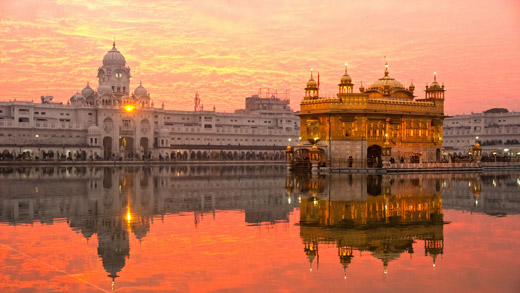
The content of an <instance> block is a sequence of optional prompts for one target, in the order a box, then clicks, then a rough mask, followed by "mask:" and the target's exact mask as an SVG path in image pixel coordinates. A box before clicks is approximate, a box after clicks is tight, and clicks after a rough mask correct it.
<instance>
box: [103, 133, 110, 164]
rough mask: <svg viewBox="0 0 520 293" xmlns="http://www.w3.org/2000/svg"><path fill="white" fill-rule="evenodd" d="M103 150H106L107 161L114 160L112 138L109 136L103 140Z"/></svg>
mask: <svg viewBox="0 0 520 293" xmlns="http://www.w3.org/2000/svg"><path fill="white" fill-rule="evenodd" d="M103 150H104V158H105V160H110V159H111V158H112V138H111V137H109V136H107V137H105V138H103Z"/></svg>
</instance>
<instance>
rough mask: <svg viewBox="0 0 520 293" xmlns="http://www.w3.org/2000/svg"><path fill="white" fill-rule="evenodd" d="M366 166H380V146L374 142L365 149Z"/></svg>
mask: <svg viewBox="0 0 520 293" xmlns="http://www.w3.org/2000/svg"><path fill="white" fill-rule="evenodd" d="M367 167H368V168H380V167H381V147H380V146H378V145H376V144H374V145H371V146H370V147H369V148H368V149H367Z"/></svg>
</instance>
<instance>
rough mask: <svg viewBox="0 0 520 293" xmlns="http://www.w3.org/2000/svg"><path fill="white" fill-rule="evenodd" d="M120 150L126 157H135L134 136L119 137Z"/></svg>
mask: <svg viewBox="0 0 520 293" xmlns="http://www.w3.org/2000/svg"><path fill="white" fill-rule="evenodd" d="M119 151H120V152H121V153H122V155H124V156H125V157H130V158H131V157H133V155H134V154H133V152H134V138H133V137H130V136H125V137H121V138H120V139H119Z"/></svg>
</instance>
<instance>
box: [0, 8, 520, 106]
mask: <svg viewBox="0 0 520 293" xmlns="http://www.w3.org/2000/svg"><path fill="white" fill-rule="evenodd" d="M469 6H471V7H472V9H471V10H468V9H467V7H469ZM519 11H520V4H518V2H517V1H514V0H500V1H491V0H483V1H480V2H479V5H478V6H477V5H473V2H472V1H469V0H463V1H456V2H450V3H439V2H438V1H429V0H423V1H412V0H402V1H375V0H373V1H361V0H355V1H349V2H348V3H346V2H345V1H339V0H328V1H318V2H317V1H305V0H300V1H293V0H291V1H271V0H268V1H238V0H228V1H216V0H215V1H169V0H164V1H144V0H143V1H141V0H118V1H105V0H103V1H101V0H93V1H80V0H58V1H52V0H43V1H42V0H20V1H5V2H2V3H0V13H1V15H2V17H1V18H0V39H1V41H0V89H2V92H3V99H13V98H16V99H31V98H35V97H38V96H40V95H41V94H44V93H45V94H53V95H55V96H56V97H57V100H61V101H66V100H67V99H68V98H69V97H70V96H71V95H72V94H73V93H75V91H76V90H79V89H81V88H82V87H84V85H85V83H86V81H90V82H91V83H92V84H95V80H96V69H97V67H98V66H100V65H101V60H102V58H103V55H104V54H105V53H106V51H108V50H109V49H110V48H111V39H112V37H113V36H115V37H116V40H117V46H118V48H119V49H120V51H121V52H122V53H123V54H124V55H125V57H126V59H127V64H128V65H129V66H130V67H131V68H132V75H133V78H134V79H133V84H134V85H137V81H138V80H143V82H144V85H145V86H146V87H147V88H148V89H149V91H150V92H151V93H152V97H153V99H154V100H156V103H161V102H165V104H166V106H167V107H169V108H176V109H183V110H187V109H191V108H192V105H191V103H192V100H193V95H194V94H195V92H196V91H198V92H199V93H200V94H201V96H202V100H203V103H204V104H205V105H206V106H212V105H216V106H217V109H218V110H226V111H232V110H233V109H236V108H240V107H242V106H243V98H244V97H245V96H247V95H250V94H253V93H255V92H256V91H257V90H258V88H260V87H265V88H278V89H279V90H280V91H282V90H285V89H286V88H287V89H290V91H291V93H292V106H293V108H295V109H298V108H299V106H298V104H299V101H300V99H301V96H302V92H303V90H302V88H303V87H304V85H305V83H306V81H307V78H308V70H309V68H311V67H312V68H315V69H316V70H317V71H319V72H320V78H321V81H320V83H321V85H322V92H324V93H330V95H332V94H333V93H334V92H336V90H337V83H338V81H339V78H340V77H341V75H342V72H343V63H344V62H345V61H348V63H349V68H350V69H349V72H350V74H351V76H352V77H353V79H354V82H355V83H356V86H358V85H359V84H360V81H361V80H363V82H364V84H365V85H369V84H370V83H371V82H373V81H374V80H376V79H377V78H379V77H381V76H382V73H383V70H384V68H383V56H387V59H388V61H389V63H390V69H391V74H392V75H393V76H394V77H396V78H397V79H399V80H400V81H401V82H402V83H403V84H409V83H410V81H411V80H413V81H414V83H415V84H416V85H417V86H418V89H420V87H419V86H420V85H424V84H425V83H427V82H431V78H432V73H433V71H437V72H438V76H439V79H441V80H442V81H444V82H445V84H446V88H447V89H448V94H447V106H446V110H447V112H448V113H449V114H454V113H457V112H459V111H461V109H467V110H465V111H467V112H469V111H482V110H485V109H487V108H489V107H492V106H502V107H508V108H510V109H512V110H517V111H518V110H520V103H511V102H510V101H511V98H512V97H513V98H514V97H515V96H516V93H518V92H519V91H520V74H518V73H519V68H520V58H518V57H519V55H518V52H520V34H518V28H519V27H520V12H519ZM417 94H418V95H420V94H421V93H420V91H418V92H417ZM490 97H492V99H490ZM475 100H478V101H479V103H474V102H473V101H475ZM515 107H516V108H515Z"/></svg>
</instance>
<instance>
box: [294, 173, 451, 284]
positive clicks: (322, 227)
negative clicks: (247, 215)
mask: <svg viewBox="0 0 520 293" xmlns="http://www.w3.org/2000/svg"><path fill="white" fill-rule="evenodd" d="M357 177H358V178H357V179H356V180H355V181H356V182H364V186H362V187H363V188H362V189H359V187H360V186H359V185H356V186H355V187H354V188H353V189H349V188H348V187H346V186H345V185H341V184H339V183H342V182H345V181H347V182H348V176H342V177H341V176H336V178H334V179H331V178H330V176H321V177H320V179H318V178H316V177H312V178H310V177H306V176H300V177H294V180H295V181H296V182H295V183H294V186H297V187H298V186H300V187H303V186H305V187H304V188H301V189H300V190H299V191H298V190H297V191H296V192H299V194H300V196H301V202H300V237H301V238H302V240H303V243H304V246H305V249H304V250H305V253H306V255H307V257H308V259H309V261H310V263H311V266H312V260H313V259H314V257H316V258H318V257H319V250H318V247H319V245H334V246H336V247H337V249H338V257H339V261H340V263H341V264H342V266H343V269H344V271H345V277H346V276H347V275H346V274H347V272H346V269H347V267H348V265H349V264H350V263H351V262H352V259H353V250H358V251H360V252H361V251H369V252H371V254H372V256H373V257H375V258H378V259H380V260H381V262H382V264H383V268H384V275H385V276H386V274H387V269H388V264H389V263H390V262H391V261H392V260H395V259H397V258H399V257H400V255H401V254H402V253H404V252H407V253H409V254H413V252H414V251H413V243H415V242H416V241H417V240H422V241H424V247H425V254H426V255H429V256H430V257H432V261H433V264H435V259H436V257H437V255H439V254H442V253H443V249H444V236H443V225H444V222H443V217H442V198H441V193H440V191H438V190H437V188H436V185H433V184H420V182H418V181H417V182H415V181H414V180H415V179H411V180H407V181H408V183H405V182H401V181H402V180H398V178H399V177H396V176H394V177H386V176H385V177H383V176H376V175H358V176H357ZM346 179H347V180H346ZM331 180H332V181H331ZM334 183H338V184H337V185H335V184H334ZM410 184H411V185H410ZM347 185H348V184H347ZM353 185H354V184H353ZM415 185H417V186H416V187H415V188H410V187H411V186H412V187H413V186H415ZM405 190H407V191H405ZM341 192H343V193H344V194H343V198H341V196H342V195H341ZM356 192H357V193H361V197H360V195H359V194H357V195H356V194H354V193H356ZM311 248H312V249H311ZM310 256H312V257H310Z"/></svg>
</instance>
